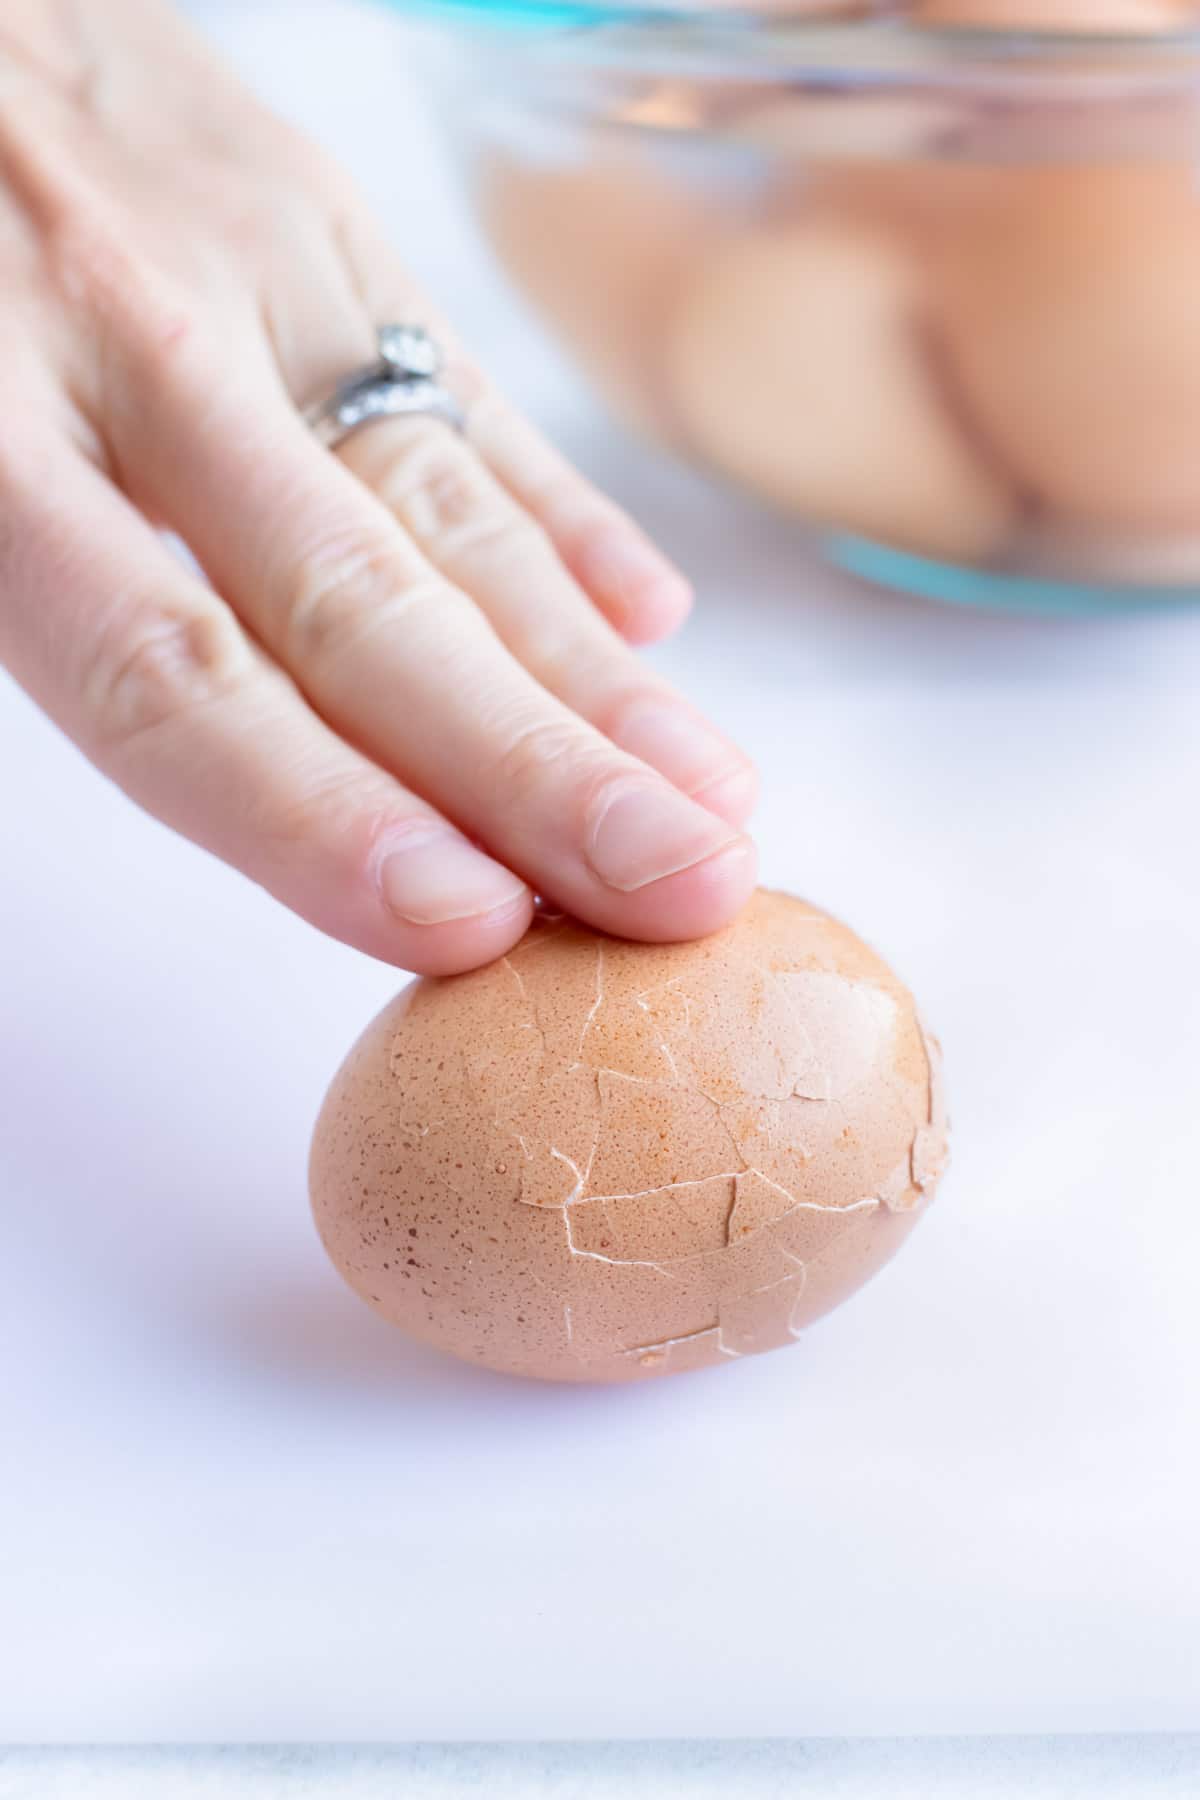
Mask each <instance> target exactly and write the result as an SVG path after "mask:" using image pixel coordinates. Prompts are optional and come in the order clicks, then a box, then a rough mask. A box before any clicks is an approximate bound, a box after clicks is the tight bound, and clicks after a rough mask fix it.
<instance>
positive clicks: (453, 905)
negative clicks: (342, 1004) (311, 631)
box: [0, 458, 532, 974]
mask: <svg viewBox="0 0 1200 1800" xmlns="http://www.w3.org/2000/svg"><path fill="white" fill-rule="evenodd" d="M0 486H2V487H3V489H4V490H5V491H4V494H3V498H4V502H5V510H6V512H7V515H8V518H9V522H10V527H11V529H10V531H9V533H8V534H7V535H6V538H5V539H4V540H2V541H0V591H4V592H5V594H6V607H5V620H4V624H3V628H2V631H0V658H2V659H3V660H4V661H6V662H7V663H8V665H9V667H10V668H11V670H12V672H13V674H14V675H15V676H16V677H17V679H18V680H19V681H20V682H21V683H22V684H23V685H24V686H25V687H26V688H27V689H28V690H29V692H30V693H31V694H32V695H33V697H34V699H36V700H37V701H38V702H39V704H41V705H42V706H43V707H44V709H45V710H46V711H47V712H48V713H49V714H50V715H51V717H52V718H54V719H55V720H56V722H57V723H58V724H60V725H61V726H62V727H63V729H64V730H65V731H66V732H67V733H68V734H69V735H70V736H71V737H72V738H74V739H75V741H76V742H77V743H78V744H79V745H80V747H81V748H82V749H83V750H84V751H85V753H86V754H87V755H88V756H89V757H90V758H91V760H92V761H93V762H94V763H95V764H96V765H97V766H98V767H99V768H101V769H102V770H103V771H104V772H105V773H106V774H108V775H110V776H111V777H112V778H113V779H114V780H115V781H116V782H117V783H118V784H119V785H120V786H121V787H122V788H124V790H125V791H126V793H128V794H129V795H130V796H131V797H132V798H133V799H135V800H136V801H138V802H139V803H140V804H141V805H142V806H144V807H145V808H146V810H147V811H149V812H151V813H153V814H154V815H155V816H156V817H158V818H160V819H162V820H163V821H164V822H165V823H166V824H168V825H171V826H173V827H174V828H175V829H176V830H178V831H181V832H183V833H184V835H185V836H187V837H190V838H191V839H193V840H194V841H195V842H196V843H198V844H201V845H202V846H204V848H206V849H208V850H210V851H212V852H213V853H214V854H215V855H217V856H219V857H221V858H222V859H223V860H224V861H225V862H228V863H231V864H232V865H233V866H234V867H236V868H239V869H241V870H242V871H243V872H244V873H245V874H247V875H249V876H250V877H251V878H252V879H253V880H255V881H257V882H258V883H260V885H261V886H263V887H264V888H266V889H267V890H268V891H269V892H270V893H272V894H273V895H274V896H275V897H276V898H277V899H279V900H280V901H282V902H283V904H284V905H285V906H288V907H290V908H291V910H292V911H293V912H296V913H298V914H299V915H300V916H301V917H302V918H305V919H307V920H309V921H310V922H311V923H312V924H313V925H315V926H317V927H318V928H319V929H320V930H322V931H325V932H327V933H328V934H329V935H330V936H332V937H336V938H340V939H341V940H342V941H343V942H345V943H349V944H352V945H354V946H355V947H356V948H358V949H360V950H364V951H366V952H367V954H368V955H371V956H376V957H379V958H380V959H381V960H383V961H385V962H391V963H396V964H398V965H399V966H401V967H402V968H407V969H413V970H416V971H418V972H420V973H425V974H449V973H454V972H457V971H459V970H463V969H469V968H475V967H477V966H478V965H480V964H482V963H485V962H489V961H491V960H492V959H493V958H494V957H496V956H500V955H503V953H504V952H505V951H506V950H508V949H509V948H511V946H512V945H513V944H514V943H515V942H516V941H517V940H518V939H519V938H520V937H521V935H522V933H523V932H524V931H525V929H526V926H527V925H528V923H529V919H530V916H531V911H532V897H531V895H530V893H529V890H528V888H527V887H526V885H525V884H524V882H522V881H520V880H519V879H518V878H517V877H516V876H515V875H513V874H511V873H510V872H509V871H508V870H507V869H505V868H504V867H503V865H502V864H500V863H497V862H495V861H494V860H493V859H492V858H491V857H489V856H487V855H485V854H484V853H483V852H482V851H481V850H479V849H477V848H476V847H475V846H474V845H473V844H472V843H470V842H469V841H468V840H467V838H465V837H464V836H463V835H462V834H461V833H460V832H459V831H457V830H456V829H455V828H454V827H453V826H452V825H450V824H449V823H448V822H447V821H446V820H445V819H443V818H442V817H441V816H440V815H439V814H438V813H437V812H436V811H435V810H434V809H433V808H432V807H430V806H428V805H427V804H426V803H425V802H424V801H423V800H421V799H420V798H419V797H418V796H417V795H415V794H413V793H411V792H409V791H408V790H407V789H406V788H404V787H403V786H401V785H400V783H398V782H397V781H394V780H393V779H392V778H391V777H390V776H389V775H387V774H386V773H385V772H384V771H383V770H381V769H380V768H378V767H377V766H376V765H375V764H374V763H372V762H370V761H369V760H368V759H367V758H366V757H364V756H362V755H361V754H360V753H359V752H358V751H356V750H354V749H352V748H351V747H350V746H349V745H348V744H346V743H344V742H343V741H342V739H340V738H339V737H338V736H337V735H336V733H334V732H333V731H332V730H331V729H330V727H329V726H328V725H326V724H325V723H324V722H323V721H322V720H321V719H320V718H319V717H318V716H317V715H316V714H315V713H313V712H312V711H311V710H310V708H309V707H308V705H307V704H306V702H305V701H304V699H303V698H302V697H301V695H300V694H299V693H298V691H297V690H296V688H295V687H294V686H293V685H292V683H291V682H290V681H289V680H288V678H287V677H286V676H285V675H284V674H283V673H282V672H281V671H280V670H279V669H278V668H276V667H275V666H274V665H273V664H271V663H270V662H269V661H268V660H267V658H266V657H265V656H264V655H263V654H262V652H261V651H260V650H259V649H258V648H257V647H256V646H255V645H254V644H253V643H252V642H251V641H250V639H249V638H248V637H247V636H246V634H245V633H244V632H243V630H242V628H241V626H240V624H239V623H238V621H237V619H236V618H235V617H234V615H233V613H232V612H231V611H230V609H229V608H228V607H227V606H226V605H225V603H224V602H223V601H222V600H220V599H219V598H218V597H217V596H216V595H214V594H212V593H211V592H210V591H209V590H208V589H207V588H206V587H205V586H204V585H203V583H202V582H200V581H199V580H197V579H196V578H195V577H194V576H192V575H191V574H190V573H189V572H188V571H187V570H186V569H185V568H183V566H182V565H181V564H180V563H179V562H177V560H176V559H175V558H174V557H173V556H172V555H171V554H170V552H169V551H168V550H167V548H166V547H165V545H164V544H163V543H162V542H161V541H160V540H159V539H158V538H157V536H156V535H155V534H154V533H153V532H152V531H151V530H150V528H149V527H148V526H147V525H146V524H145V523H144V522H143V521H142V520H141V518H140V517H139V516H138V515H137V514H136V513H135V512H134V510H133V509H132V507H131V506H130V505H129V504H128V503H127V502H126V501H125V500H124V499H123V498H122V497H121V496H120V495H119V494H118V493H117V492H116V490H115V489H113V488H111V487H110V486H109V484H108V483H107V482H106V481H105V480H104V478H103V477H102V476H101V475H100V474H98V473H97V472H96V471H95V470H94V469H93V468H91V466H90V465H88V464H86V463H83V462H81V461H79V460H72V459H69V458H64V461H63V462H62V463H60V464H58V465H57V466H56V470H55V475H54V479H53V481H52V482H50V483H46V482H45V480H43V481H41V482H40V483H39V484H38V488H37V491H36V492H35V491H33V489H32V486H30V488H28V489H26V488H25V484H24V483H23V482H22V483H20V484H19V486H20V488H22V489H24V490H25V491H21V492H17V493H14V492H13V491H12V483H11V481H10V480H9V479H7V478H5V479H3V481H0ZM64 518H67V519H70V520H71V535H70V537H69V538H68V539H67V540H66V541H65V542H64V536H63V529H62V520H63V519H64ZM13 544H19V545H20V564H19V567H17V566H16V564H15V558H14V562H13V565H12V566H11V567H5V566H4V565H5V562H6V561H7V560H8V557H7V548H8V546H9V545H13Z"/></svg>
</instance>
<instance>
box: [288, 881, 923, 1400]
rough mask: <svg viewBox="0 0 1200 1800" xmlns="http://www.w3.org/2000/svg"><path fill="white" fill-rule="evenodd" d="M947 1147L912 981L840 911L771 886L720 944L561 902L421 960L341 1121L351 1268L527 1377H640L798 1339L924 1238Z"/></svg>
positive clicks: (329, 1171)
mask: <svg viewBox="0 0 1200 1800" xmlns="http://www.w3.org/2000/svg"><path fill="white" fill-rule="evenodd" d="M945 1155H946V1133H945V1118H944V1113H943V1105H942V1090H941V1083H940V1079H939V1061H938V1051H937V1047H936V1045H935V1044H934V1043H933V1041H932V1040H931V1039H930V1038H928V1037H927V1036H926V1034H925V1033H924V1031H923V1030H922V1027H921V1024H920V1021H919V1019H918V1017H917V1013H916V1010H915V1008H914V1005H913V1001H912V997H911V996H910V995H909V993H908V992H907V990H906V989H905V988H904V987H902V986H901V984H900V983H899V982H898V981H897V979H896V977H895V976H894V975H893V974H892V973H891V971H890V970H889V969H888V968H887V967H886V965H885V964H884V963H883V962H881V961H880V959H879V958H878V957H877V956H876V955H874V953H873V952H872V951H870V950H869V949H867V948H866V946H865V945H863V944H862V943H860V941H859V940H858V939H857V938H856V937H855V936H854V935H853V933H852V932H850V931H848V930H847V929H846V927H845V926H844V925H840V924H838V923H837V922H836V921H835V920H833V919H831V918H829V917H828V916H827V915H826V914H824V913H822V912H819V911H817V910H816V909H815V908H814V907H811V906H807V905H805V904H804V903H803V902H801V901H799V900H795V899H792V898H790V897H789V896H787V895H783V894H773V893H763V892H760V893H759V894H757V895H756V896H755V897H754V899H753V900H752V901H751V903H750V905H749V906H748V907H747V908H746V909H745V911H744V912H743V913H742V915H741V917H740V918H739V919H738V920H737V921H736V923H735V924H733V925H732V926H730V927H729V928H727V929H726V930H725V931H723V932H720V933H718V934H717V935H716V936H714V937H711V938H708V939H705V940H704V941H702V942H699V943H692V944H681V945H669V946H662V945H642V944H629V943H624V942H618V941H616V940H613V939H610V938H605V937H602V936H600V935H598V934H596V933H594V932H592V931H589V930H586V929H584V928H582V927H580V926H577V925H575V924H571V923H568V922H566V921H564V920H561V919H539V921H538V922H537V923H535V925H534V926H533V928H532V929H531V931H530V932H529V934H528V936H527V937H526V938H525V939H524V940H523V941H522V942H521V943H520V944H519V945H518V946H517V948H516V949H515V950H513V951H512V952H511V953H510V955H508V956H507V957H505V958H504V959H503V960H502V961H501V962H498V963H494V964H493V965H491V966H490V967H488V968H486V969H481V970H478V971H476V972H474V973H472V974H469V975H462V976H457V977H454V978H452V979H449V980H436V981H435V980H423V981H418V982H415V983H414V984H413V985H412V986H410V987H409V988H407V989H406V990H405V991H404V992H402V993H401V994H400V995H398V996H397V998H396V999H395V1000H394V1001H393V1002H392V1003H391V1005H390V1006H388V1007H387V1008H385V1010H384V1011H383V1012H382V1013H381V1014H380V1015H379V1017H378V1018H377V1019H376V1020H375V1021H374V1023H373V1024H371V1025H370V1026H369V1027H368V1028H367V1030H366V1032H365V1033H364V1035H363V1037H362V1038H361V1039H360V1040H359V1042H358V1044H357V1045H356V1046H355V1048H354V1049H353V1050H352V1052H351V1053H350V1056H349V1057H348V1058H347V1060H346V1062H345V1064H344V1065H343V1067H342V1069H341V1070H340V1072H339V1074H338V1075H337V1077H336V1079H335V1081H334V1083H333V1086H332V1088H331V1089H330V1092H329V1095H328V1097H327V1099H326V1102H325V1105H324V1108H323V1110H322V1113H321V1116H320V1119H319V1121H318V1123H317V1128H316V1134H315V1138H314V1142H313V1151H312V1167H311V1173H312V1195H313V1207H314V1211H315V1215H316V1220H317V1225H318V1228H319V1230H320V1233H321V1237H322V1240H323V1242H324V1244H325V1247H326V1249H327V1250H328V1252H329V1254H330V1256H331V1257H332V1259H333V1261H334V1263H335V1264H336V1265H337V1267H338V1269H339V1270H340V1271H341V1273H342V1274H343V1275H344V1276H345V1278H346V1280H347V1281H348V1282H349V1283H350V1285H351V1286H352V1287H353V1288H355V1289H356V1290H357V1292H358V1293H359V1294H361V1295H362V1296H363V1298H364V1299H366V1300H368V1301H369V1302H370V1304H371V1305H372V1306H374V1307H375V1308H376V1309H377V1310H378V1311H379V1312H381V1313H382V1314H383V1315H384V1317H385V1318H388V1319H390V1320H392V1321H393V1322H394V1323H395V1324H397V1325H399V1326H400V1327H401V1328H402V1329H403V1330H405V1331H406V1332H409V1333H410V1334H411V1335H412V1336H413V1337H416V1338H420V1339H423V1340H424V1341H426V1342H428V1343H430V1344H434V1345H437V1346H438V1347H439V1348H441V1349H443V1350H448V1351H450V1352H452V1353H453V1354H455V1355H457V1356H461V1357H464V1358H466V1359H467V1360H469V1361H471V1362H475V1363H481V1364H486V1365H487V1366H489V1367H491V1368H494V1369H501V1370H506V1371H510V1372H512V1373H514V1374H520V1375H529V1376H537V1377H541V1378H543V1379H547V1380H560V1381H628V1380H636V1379H641V1378H644V1377H647V1376H652V1375H657V1374H664V1373H671V1372H673V1371H675V1370H683V1369H697V1368H703V1367H707V1366H710V1365H716V1364H722V1365H723V1364H726V1363H727V1362H729V1361H730V1360H731V1359H734V1358H736V1357H740V1356H745V1355H749V1354H752V1353H754V1352H757V1351H760V1350H771V1349H774V1348H775V1347H776V1346H778V1345H783V1344H788V1343H791V1341H792V1340H793V1339H794V1338H795V1336H796V1335H797V1333H798V1332H799V1331H800V1330H801V1328H802V1327H803V1326H804V1325H805V1324H807V1323H808V1321H809V1320H810V1319H813V1318H815V1317H817V1316H818V1315H819V1314H821V1313H823V1312H825V1311H827V1310H828V1309H829V1308H830V1307H832V1306H834V1305H836V1304H837V1303H838V1302H839V1301H840V1300H842V1299H844V1298H845V1297H846V1295H847V1294H849V1293H851V1292H852V1291H853V1290H854V1289H855V1288H857V1287H858V1286H859V1285H860V1284H861V1283H862V1282H863V1281H865V1280H866V1279H867V1278H868V1276H870V1275H871V1274H872V1273H873V1272H874V1271H875V1270H876V1269H877V1268H879V1266H880V1265H881V1264H882V1263H883V1262H884V1261H885V1260H886V1259H887V1258H888V1257H889V1256H891V1254H892V1253H893V1251H895V1250H896V1249H897V1247H898V1246H899V1245H900V1243H901V1242H902V1241H903V1239H904V1238H905V1237H906V1236H907V1235H908V1232H909V1231H910V1229H911V1228H912V1226H913V1224H914V1223H915V1221H916V1219H917V1217H918V1216H919V1214H920V1212H921V1209H922V1208H923V1206H924V1205H925V1203H926V1201H927V1200H928V1199H929V1197H930V1195H931V1194H932V1191H933V1188H934V1186H935V1184H936V1182H937V1179H938V1177H939V1175H940V1173H941V1170H942V1167H943V1163H944V1160H945Z"/></svg>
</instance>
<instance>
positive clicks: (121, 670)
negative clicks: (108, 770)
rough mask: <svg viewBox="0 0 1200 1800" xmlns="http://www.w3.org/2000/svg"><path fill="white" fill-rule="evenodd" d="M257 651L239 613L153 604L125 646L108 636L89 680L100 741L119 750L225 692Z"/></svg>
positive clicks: (90, 708) (126, 633) (90, 713)
mask: <svg viewBox="0 0 1200 1800" xmlns="http://www.w3.org/2000/svg"><path fill="white" fill-rule="evenodd" d="M252 659H253V652H252V651H251V648H250V645H249V643H248V641H247V640H246V638H245V637H244V635H243V633H242V631H241V629H240V627H239V626H238V624H237V621H236V620H235V619H234V617H233V615H232V613H229V612H227V611H225V610H223V609H222V608H221V607H220V606H219V605H216V604H214V605H213V606H211V607H209V608H205V609H204V610H198V611H179V612H175V611H170V610H167V609H161V610H152V611H148V612H147V613H146V614H145V616H143V617H141V618H139V619H138V620H137V622H136V624H135V626H134V628H133V630H132V631H130V630H129V628H128V625H127V624H126V625H125V626H124V628H123V631H122V635H121V639H120V644H119V646H115V647H114V646H112V645H110V644H109V643H108V642H107V641H106V642H104V643H102V645H101V647H100V650H99V652H98V654H97V655H96V656H95V657H94V659H93V661H92V663H91V665H90V667H89V668H88V669H87V671H86V674H85V679H84V702H85V709H86V715H87V717H88V718H89V720H90V721H91V724H92V730H93V732H94V733H95V736H96V738H97V748H98V749H100V750H104V751H109V752H118V751H121V750H124V749H126V748H128V746H129V745H130V744H132V743H134V742H135V741H136V740H138V739H140V738H143V737H145V736H146V735H147V734H149V733H152V732H155V731H157V730H158V729H159V728H160V727H162V726H164V725H169V724H171V723H173V722H175V721H177V720H179V719H181V718H183V717H185V716H186V715H188V714H190V713H192V712H194V711H195V710H196V709H197V708H199V707H203V706H205V705H208V704H210V703H211V702H213V701H214V700H218V699H221V698H224V697H225V696H226V695H227V694H229V693H230V692H232V691H234V690H235V689H236V688H237V687H238V686H239V685H240V684H241V683H242V682H243V681H244V680H245V677H246V674H247V672H248V670H249V667H250V664H251V662H252Z"/></svg>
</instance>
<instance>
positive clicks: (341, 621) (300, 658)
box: [282, 539, 455, 671]
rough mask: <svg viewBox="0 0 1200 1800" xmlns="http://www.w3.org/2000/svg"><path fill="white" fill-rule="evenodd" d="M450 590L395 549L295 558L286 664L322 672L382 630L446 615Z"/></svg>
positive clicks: (342, 545) (378, 546)
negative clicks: (429, 614) (430, 612)
mask: <svg viewBox="0 0 1200 1800" xmlns="http://www.w3.org/2000/svg"><path fill="white" fill-rule="evenodd" d="M454 592H455V590H453V589H452V588H449V587H448V586H447V585H446V584H445V583H444V582H443V581H442V580H441V579H440V578H439V577H438V576H437V575H436V574H435V573H434V572H433V570H432V569H430V570H422V569H411V570H410V569H406V568H405V567H404V565H403V563H402V562H401V561H400V560H399V559H398V557H397V554H396V549H395V546H394V545H387V544H383V543H364V542H362V541H361V540H359V539H355V540H353V541H336V540H335V541H329V542H326V543H325V544H323V545H320V546H317V547H314V548H313V549H312V550H311V551H310V552H309V553H308V554H307V555H305V556H303V557H301V558H300V559H298V562H297V564H296V566H295V570H294V573H293V574H292V575H291V577H290V580H289V583H288V591H287V592H286V594H285V596H284V600H283V614H284V619H283V631H282V636H283V641H284V650H285V659H286V660H288V661H290V662H293V663H294V664H295V665H296V666H298V667H299V666H303V667H305V668H307V669H310V670H314V669H315V670H319V671H326V670H329V669H331V668H333V667H334V666H336V665H337V664H338V663H340V662H341V661H342V660H343V659H344V657H345V656H346V655H347V653H350V652H353V651H356V650H358V649H361V648H362V646H363V645H364V644H365V643H366V642H368V641H369V640H370V639H371V638H372V637H374V636H375V635H376V634H377V633H378V632H380V631H382V630H393V629H395V628H396V627H398V626H407V627H408V628H410V629H412V628H414V627H415V626H416V624H417V621H418V618H419V615H420V614H421V613H422V611H424V610H426V609H430V608H434V607H436V609H437V611H438V613H439V614H444V613H445V611H446V608H447V606H448V605H452V604H453V597H454Z"/></svg>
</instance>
